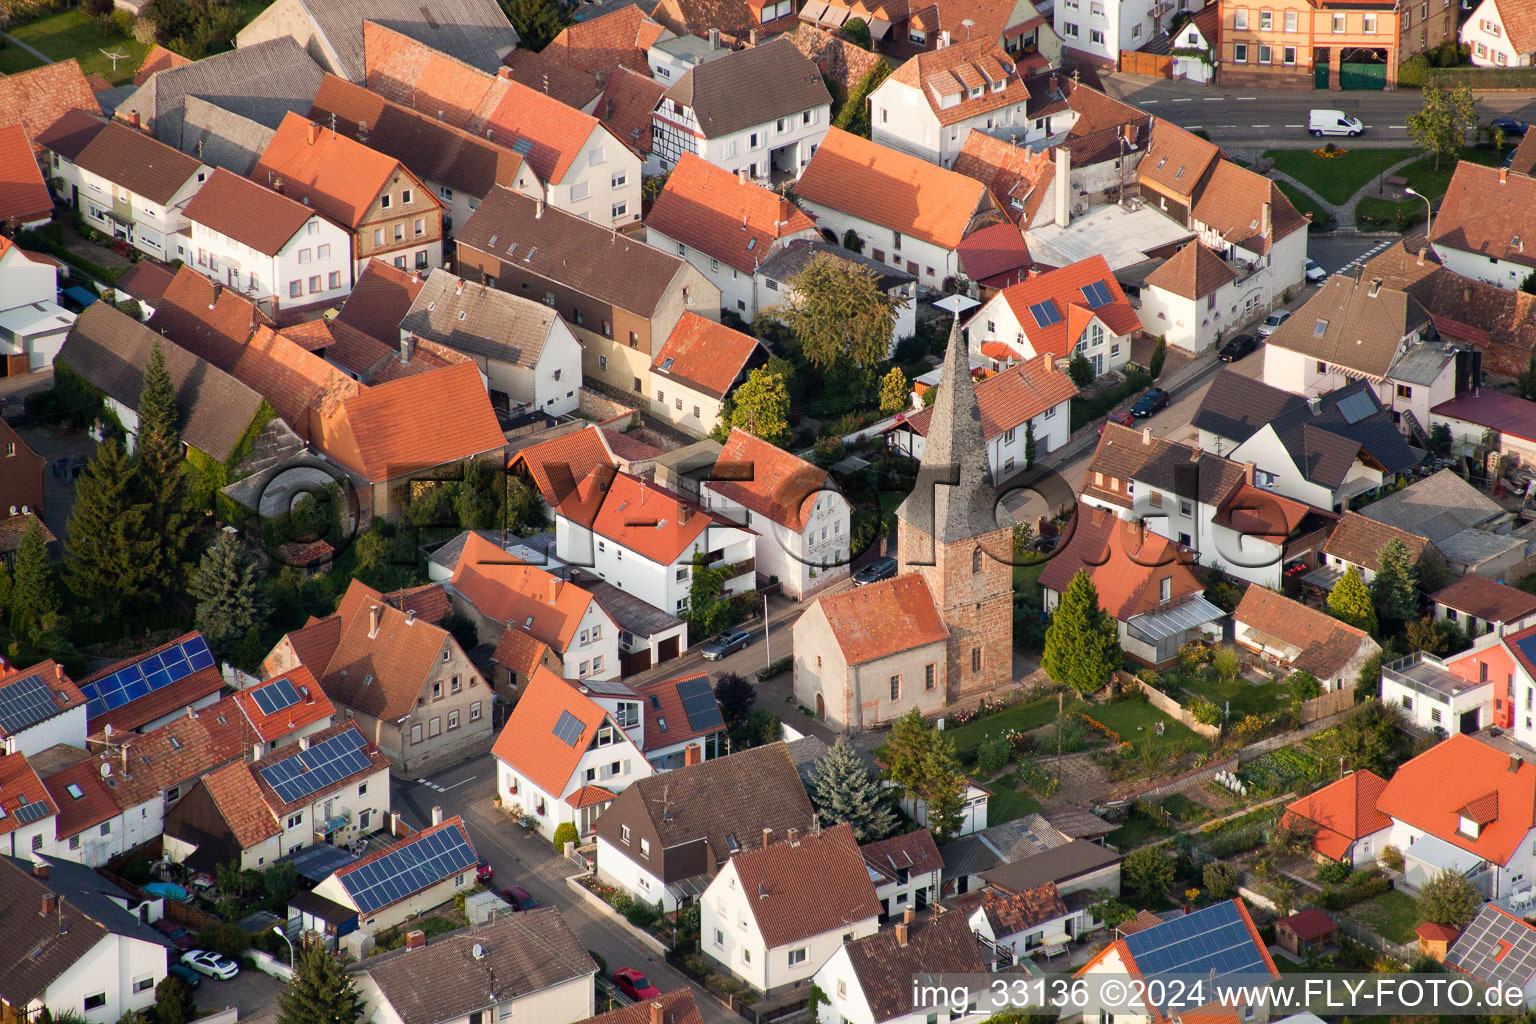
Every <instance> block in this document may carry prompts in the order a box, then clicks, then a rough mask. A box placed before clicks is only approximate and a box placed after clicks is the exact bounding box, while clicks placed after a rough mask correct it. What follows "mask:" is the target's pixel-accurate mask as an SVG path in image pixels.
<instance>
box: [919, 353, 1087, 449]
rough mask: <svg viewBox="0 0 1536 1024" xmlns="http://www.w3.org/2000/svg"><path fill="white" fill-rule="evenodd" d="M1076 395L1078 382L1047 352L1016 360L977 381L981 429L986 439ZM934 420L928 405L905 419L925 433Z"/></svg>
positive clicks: (921, 432) (926, 433) (925, 434)
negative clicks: (1016, 361) (1075, 382)
mask: <svg viewBox="0 0 1536 1024" xmlns="http://www.w3.org/2000/svg"><path fill="white" fill-rule="evenodd" d="M1076 395H1077V385H1076V384H1073V383H1072V378H1071V377H1069V376H1067V374H1066V372H1065V371H1064V370H1061V369H1060V368H1058V367H1057V366H1056V359H1055V357H1053V356H1052V355H1051V354H1050V353H1042V354H1040V355H1038V356H1036V357H1035V358H1033V359H1026V360H1024V361H1023V362H1019V363H1015V364H1014V365H1012V366H1010V367H1008V369H1006V370H1003V371H1002V372H1001V373H994V374H993V375H992V376H990V377H988V378H987V379H986V380H984V381H982V382H980V383H979V384H977V385H976V404H977V405H979V406H980V407H981V432H982V436H983V437H984V438H986V439H987V440H988V441H990V440H992V439H993V438H994V437H997V436H998V435H999V434H1002V433H1005V432H1006V431H1009V430H1013V429H1014V428H1016V427H1018V426H1020V425H1021V424H1023V423H1026V422H1028V421H1029V420H1032V419H1034V418H1035V417H1036V416H1039V415H1040V414H1041V413H1043V412H1045V410H1047V409H1054V408H1055V407H1056V406H1058V405H1060V404H1061V403H1062V402H1066V401H1070V400H1071V399H1072V398H1074V397H1076ZM932 420H933V407H932V406H929V407H928V408H926V409H923V410H921V411H919V412H916V413H913V414H912V415H910V416H908V417H907V418H906V420H905V422H904V423H902V424H898V425H897V427H896V428H892V429H898V428H899V427H901V426H905V427H907V428H909V429H910V430H911V431H912V432H913V433H915V434H920V435H922V436H924V437H926V436H927V435H928V425H929V423H930V422H932Z"/></svg>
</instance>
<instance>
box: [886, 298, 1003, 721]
mask: <svg viewBox="0 0 1536 1024" xmlns="http://www.w3.org/2000/svg"><path fill="white" fill-rule="evenodd" d="M970 371H971V366H970V358H969V353H968V351H967V347H966V343H965V339H964V338H963V337H962V336H961V334H960V320H959V318H958V317H956V318H955V323H954V326H953V327H952V328H951V329H950V333H949V349H948V351H947V352H945V354H944V370H943V379H942V380H941V381H940V384H939V395H938V398H937V399H936V400H935V401H934V403H933V418H932V419H931V420H929V422H928V433H927V437H926V439H925V441H924V444H923V459H922V465H921V467H920V468H919V469H918V473H917V486H916V487H915V488H913V490H912V493H911V494H909V495H907V498H906V500H905V501H903V502H902V503H901V505H900V507H898V508H897V509H896V560H897V563H898V569H897V571H898V573H908V572H916V573H921V574H922V576H923V578H924V579H925V580H927V583H928V589H929V591H931V592H932V594H933V599H934V602H935V603H936V604H937V605H938V608H939V614H940V616H941V617H942V618H943V619H944V624H945V625H946V626H948V627H949V641H948V665H947V672H946V676H945V678H946V681H947V690H948V697H949V699H951V700H954V699H955V698H957V697H963V696H965V695H967V694H970V693H974V692H976V691H978V690H985V689H990V688H992V687H996V686H1001V685H1003V684H1005V683H1008V682H1009V681H1011V680H1012V678H1013V567H1012V565H1011V564H1009V562H1010V560H1011V555H1012V552H1013V526H1012V522H1011V521H1010V520H1009V518H1008V516H1007V514H1006V513H1004V515H1003V517H1002V520H1001V521H999V517H998V512H997V501H998V499H997V495H996V492H995V491H994V490H993V489H992V484H991V482H990V480H989V479H988V474H987V446H986V441H985V439H984V438H983V436H982V430H981V407H980V406H979V405H978V404H977V402H976V387H975V384H974V383H973V382H972V380H971V372H970ZM994 556H995V557H994Z"/></svg>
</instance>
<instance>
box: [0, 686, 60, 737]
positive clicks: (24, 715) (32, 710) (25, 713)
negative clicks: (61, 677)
mask: <svg viewBox="0 0 1536 1024" xmlns="http://www.w3.org/2000/svg"><path fill="white" fill-rule="evenodd" d="M58 713H59V705H58V704H56V703H55V702H54V698H53V691H52V690H50V689H49V688H48V684H47V683H45V682H43V677H42V676H40V675H36V674H33V675H30V676H27V677H26V678H25V679H18V680H16V681H15V682H14V683H8V684H6V687H5V689H3V690H0V729H4V730H5V731H6V732H7V733H18V732H21V731H22V730H23V729H30V728H31V727H32V726H34V725H36V724H37V723H38V722H42V721H45V720H46V719H49V718H52V717H53V716H54V715H56V714H58Z"/></svg>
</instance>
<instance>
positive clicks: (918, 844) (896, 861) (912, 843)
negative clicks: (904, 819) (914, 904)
mask: <svg viewBox="0 0 1536 1024" xmlns="http://www.w3.org/2000/svg"><path fill="white" fill-rule="evenodd" d="M859 853H861V854H863V856H864V863H865V864H868V865H869V866H870V867H871V868H873V869H874V870H876V871H879V872H880V873H881V874H883V875H885V876H886V880H887V881H893V882H894V881H895V880H896V872H898V871H901V870H903V869H905V870H907V871H909V872H912V873H921V872H924V871H939V870H942V869H943V867H944V862H943V859H942V858H941V857H940V856H939V847H938V844H936V843H935V842H934V841H933V833H932V832H929V831H928V830H927V829H926V828H920V829H916V830H915V831H912V832H903V833H902V834H901V835H896V836H891V837H890V838H889V839H881V840H878V841H876V842H873V843H865V844H864V845H863V846H861V847H859ZM882 884H883V883H882Z"/></svg>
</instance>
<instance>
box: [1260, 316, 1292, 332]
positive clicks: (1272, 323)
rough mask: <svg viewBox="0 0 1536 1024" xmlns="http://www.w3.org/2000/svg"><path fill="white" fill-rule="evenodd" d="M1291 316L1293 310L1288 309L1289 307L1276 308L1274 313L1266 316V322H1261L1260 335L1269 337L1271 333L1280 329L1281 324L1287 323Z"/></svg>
mask: <svg viewBox="0 0 1536 1024" xmlns="http://www.w3.org/2000/svg"><path fill="white" fill-rule="evenodd" d="M1290 318H1291V311H1290V310H1288V309H1277V310H1275V311H1274V312H1273V313H1271V314H1269V316H1267V317H1265V318H1264V322H1263V323H1261V324H1259V337H1261V338H1267V337H1269V336H1270V335H1271V334H1274V333H1275V332H1276V331H1278V330H1279V329H1280V325H1281V324H1283V323H1285V322H1286V321H1287V320H1289V319H1290Z"/></svg>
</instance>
